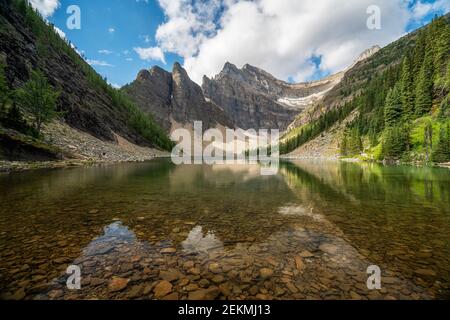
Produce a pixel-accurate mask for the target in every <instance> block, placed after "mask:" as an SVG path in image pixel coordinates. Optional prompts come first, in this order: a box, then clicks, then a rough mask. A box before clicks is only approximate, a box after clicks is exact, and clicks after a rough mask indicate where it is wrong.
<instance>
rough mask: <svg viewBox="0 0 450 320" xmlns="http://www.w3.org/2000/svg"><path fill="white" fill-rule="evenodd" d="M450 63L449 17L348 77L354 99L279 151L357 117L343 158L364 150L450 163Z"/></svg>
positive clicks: (347, 91) (346, 92)
mask: <svg viewBox="0 0 450 320" xmlns="http://www.w3.org/2000/svg"><path fill="white" fill-rule="evenodd" d="M393 56H396V57H397V60H393V59H392V57H393ZM449 61H450V26H449V22H448V18H446V17H440V18H437V17H436V18H435V19H433V21H432V22H431V23H430V24H429V25H428V26H427V27H425V28H422V29H421V30H419V31H418V32H417V33H415V34H414V35H412V36H407V37H405V38H403V39H401V40H399V41H397V42H395V43H393V44H391V45H389V46H388V47H386V48H384V49H382V50H381V51H380V52H379V53H378V54H376V55H375V56H374V57H373V58H371V60H370V61H369V62H368V63H366V65H365V66H363V67H362V68H360V69H359V70H357V72H353V74H352V73H351V74H349V76H346V78H345V80H344V81H343V84H342V88H341V97H342V98H344V97H351V98H352V100H351V101H349V102H346V103H345V104H343V105H342V106H341V107H340V108H338V109H335V110H332V111H329V112H327V113H325V114H322V115H321V116H320V117H319V118H318V119H317V120H314V121H312V122H311V123H309V124H307V125H304V126H303V127H302V129H301V130H300V132H298V131H297V132H296V134H297V135H296V136H292V135H289V136H287V138H286V139H285V140H284V141H283V142H281V144H280V152H281V153H282V154H286V153H289V152H291V151H293V150H295V149H296V148H298V147H299V146H301V145H303V144H304V143H306V142H308V141H310V140H312V139H314V138H315V137H317V136H318V135H320V134H321V133H323V132H324V131H325V130H328V129H329V128H331V127H332V126H333V125H335V124H336V122H340V121H343V120H344V119H346V118H347V117H348V116H349V115H350V114H351V113H352V112H355V114H356V117H355V118H354V120H353V121H351V122H350V123H348V124H347V128H346V130H345V133H344V135H343V137H342V141H341V143H340V149H341V155H342V156H343V157H353V156H358V155H360V154H361V152H363V151H365V152H366V153H368V155H369V157H370V158H373V159H378V160H383V159H386V160H408V161H410V160H423V161H427V162H428V161H435V162H442V161H448V160H446V159H448V158H449V157H450V154H449V150H450V149H449V148H447V145H448V134H447V131H446V130H447V129H446V128H447V126H448V124H449V123H450V107H449V102H450V62H449ZM383 65H385V66H387V67H386V68H384V70H382V71H379V70H377V69H379V66H383ZM364 79H365V80H364ZM425 120H426V121H425ZM360 141H361V142H363V143H360ZM438 141H439V142H438ZM440 141H443V142H440Z"/></svg>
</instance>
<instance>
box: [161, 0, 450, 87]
mask: <svg viewBox="0 0 450 320" xmlns="http://www.w3.org/2000/svg"><path fill="white" fill-rule="evenodd" d="M445 1H447V0H438V2H441V3H444V2H445ZM159 3H160V6H161V8H162V9H163V11H164V13H165V15H166V21H165V23H163V24H162V25H160V26H159V28H158V30H157V32H156V41H157V43H158V46H159V47H160V48H161V49H162V50H163V51H164V52H173V53H176V54H178V55H180V56H181V57H183V58H184V67H185V68H186V69H187V71H188V73H189V75H190V76H191V77H192V78H193V80H194V81H196V82H197V83H200V82H201V79H202V76H203V75H207V76H209V77H211V76H214V75H215V74H217V73H218V72H220V70H221V69H222V67H223V65H224V63H225V62H226V61H229V62H231V63H234V64H236V65H237V66H238V67H242V66H243V65H244V64H246V63H249V64H252V65H255V66H258V67H261V68H263V69H265V70H267V71H269V72H271V73H272V74H274V75H275V76H277V77H279V78H281V79H285V80H287V79H289V78H292V79H294V80H296V81H300V80H305V79H307V78H308V77H310V76H311V75H312V74H314V73H315V72H317V71H327V72H337V71H341V70H343V69H345V68H346V67H348V66H349V65H351V63H352V62H353V61H354V60H355V59H356V58H357V57H358V55H359V54H360V53H362V52H363V51H364V50H366V49H367V48H370V47H371V46H373V45H380V46H384V45H386V44H388V43H390V42H392V41H393V40H395V39H397V38H399V37H400V36H402V35H403V34H404V33H405V29H406V26H407V24H408V22H409V21H410V20H411V19H412V15H413V13H412V11H411V10H409V9H408V8H407V3H406V1H405V0H347V1H342V0H301V1H297V0H277V1H274V0H254V1H238V0H212V1H209V2H204V1H193V2H191V1H185V0H159ZM447 3H448V1H447ZM370 5H377V6H379V7H380V9H381V27H382V28H381V30H369V29H368V28H367V19H368V18H369V15H368V14H367V13H366V10H367V8H368V6H370ZM211 21H215V23H213V22H211ZM312 56H317V57H321V63H320V66H319V68H316V66H315V65H314V64H313V63H312V62H311V57H312Z"/></svg>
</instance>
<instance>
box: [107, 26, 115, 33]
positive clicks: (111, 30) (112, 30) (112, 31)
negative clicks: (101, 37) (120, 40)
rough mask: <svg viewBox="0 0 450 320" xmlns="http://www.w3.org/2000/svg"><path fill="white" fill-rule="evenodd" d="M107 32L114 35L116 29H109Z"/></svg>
mask: <svg viewBox="0 0 450 320" xmlns="http://www.w3.org/2000/svg"><path fill="white" fill-rule="evenodd" d="M108 32H109V33H114V32H116V29H115V28H113V27H111V28H108Z"/></svg>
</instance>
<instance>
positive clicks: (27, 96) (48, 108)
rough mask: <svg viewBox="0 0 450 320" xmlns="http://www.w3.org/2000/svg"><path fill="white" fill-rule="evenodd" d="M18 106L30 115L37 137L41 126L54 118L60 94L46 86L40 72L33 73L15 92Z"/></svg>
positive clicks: (44, 78)
mask: <svg viewBox="0 0 450 320" xmlns="http://www.w3.org/2000/svg"><path fill="white" fill-rule="evenodd" d="M16 95H17V101H18V103H19V106H20V107H22V109H23V110H24V111H25V112H27V114H29V115H30V117H31V119H32V123H33V128H34V130H35V132H36V133H37V135H38V136H39V135H40V134H41V129H42V125H43V124H45V123H49V122H50V121H52V120H53V119H54V118H55V117H56V116H58V114H59V113H58V112H57V111H56V102H57V100H58V97H59V95H60V92H58V91H55V90H54V89H53V88H52V86H50V85H49V84H48V81H47V78H46V77H45V76H44V74H43V73H42V72H41V71H33V72H32V73H31V78H30V80H29V81H28V82H27V83H25V85H24V86H23V88H21V89H18V90H17V94H16Z"/></svg>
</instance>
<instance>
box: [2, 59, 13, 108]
mask: <svg viewBox="0 0 450 320" xmlns="http://www.w3.org/2000/svg"><path fill="white" fill-rule="evenodd" d="M10 98H11V89H10V88H9V86H8V82H7V81H6V76H5V65H4V64H3V63H0V112H2V111H4V110H5V107H6V104H7V103H8V101H9V99H10Z"/></svg>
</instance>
